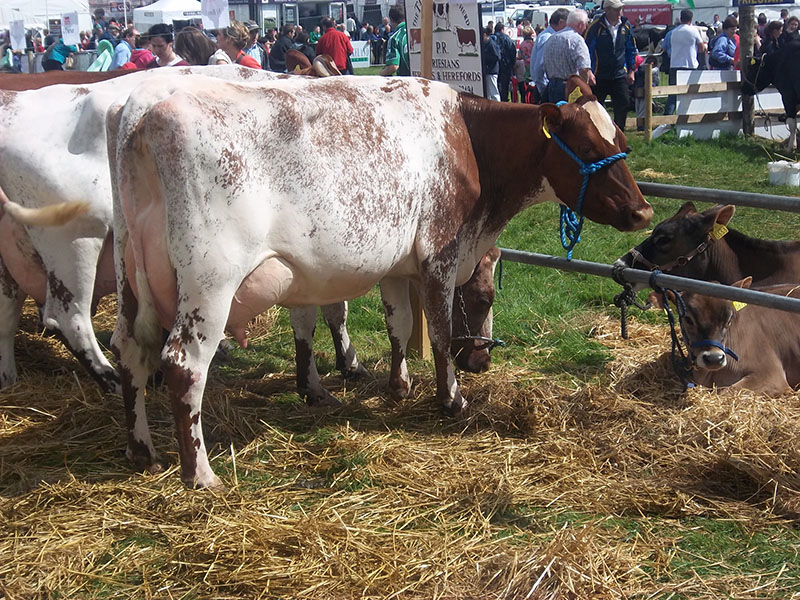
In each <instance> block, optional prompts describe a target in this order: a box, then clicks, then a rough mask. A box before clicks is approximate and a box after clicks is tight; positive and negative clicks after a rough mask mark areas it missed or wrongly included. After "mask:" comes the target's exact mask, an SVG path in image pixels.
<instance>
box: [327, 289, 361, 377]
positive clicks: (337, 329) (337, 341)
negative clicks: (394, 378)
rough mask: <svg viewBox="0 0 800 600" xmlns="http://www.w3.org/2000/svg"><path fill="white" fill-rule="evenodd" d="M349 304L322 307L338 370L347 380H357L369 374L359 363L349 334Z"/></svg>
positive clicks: (341, 303) (340, 303) (339, 303)
mask: <svg viewBox="0 0 800 600" xmlns="http://www.w3.org/2000/svg"><path fill="white" fill-rule="evenodd" d="M347 311H348V308H347V302H337V303H336V304H327V305H325V306H323V307H322V318H323V319H324V320H325V324H326V325H327V326H328V329H330V330H331V338H333V346H334V349H335V350H336V368H337V369H339V372H341V374H342V377H344V378H345V379H357V378H359V377H363V376H365V375H368V374H369V372H368V371H367V370H366V369H365V368H364V366H363V365H362V364H361V363H360V362H358V357H357V356H356V351H355V348H353V344H352V343H351V342H350V335H349V334H348V333H347Z"/></svg>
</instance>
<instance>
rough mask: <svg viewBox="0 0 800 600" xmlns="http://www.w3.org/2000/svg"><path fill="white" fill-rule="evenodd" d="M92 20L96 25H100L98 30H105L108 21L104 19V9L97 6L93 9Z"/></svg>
mask: <svg viewBox="0 0 800 600" xmlns="http://www.w3.org/2000/svg"><path fill="white" fill-rule="evenodd" d="M94 22H95V24H96V25H99V26H100V31H105V30H106V28H107V27H108V22H107V21H106V11H105V10H103V9H102V8H98V9H97V10H96V11H94Z"/></svg>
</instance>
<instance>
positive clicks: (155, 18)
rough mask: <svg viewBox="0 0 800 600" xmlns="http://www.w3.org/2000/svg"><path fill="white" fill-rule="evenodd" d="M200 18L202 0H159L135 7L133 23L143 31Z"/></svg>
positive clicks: (0, 0)
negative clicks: (164, 24)
mask: <svg viewBox="0 0 800 600" xmlns="http://www.w3.org/2000/svg"><path fill="white" fill-rule="evenodd" d="M2 1H3V0H0V2H2ZM199 18H200V0H158V2H155V3H153V4H150V5H148V6H142V7H141V8H134V9H133V25H134V27H136V29H138V30H139V31H141V32H142V33H144V32H145V31H147V30H148V29H149V28H150V27H152V26H153V25H156V24H157V23H166V24H167V25H171V24H172V21H185V20H189V19H199Z"/></svg>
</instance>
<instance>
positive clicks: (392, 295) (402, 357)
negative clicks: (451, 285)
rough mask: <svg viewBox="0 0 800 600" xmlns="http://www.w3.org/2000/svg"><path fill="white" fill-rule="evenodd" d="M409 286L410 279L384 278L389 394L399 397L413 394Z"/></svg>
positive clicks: (382, 297)
mask: <svg viewBox="0 0 800 600" xmlns="http://www.w3.org/2000/svg"><path fill="white" fill-rule="evenodd" d="M408 287H409V286H408V280H407V279H396V278H386V279H383V280H382V281H381V299H382V300H383V310H384V313H385V315H386V329H387V330H388V332H389V342H390V343H391V345H392V367H391V372H390V373H389V393H390V394H391V395H392V396H393V397H394V398H397V399H399V398H407V397H408V395H409V394H410V393H411V378H410V377H409V376H408V365H407V364H406V348H407V347H408V339H409V338H410V337H411V328H412V325H413V321H412V319H413V316H412V314H411V301H410V298H409V296H408V291H409V290H408Z"/></svg>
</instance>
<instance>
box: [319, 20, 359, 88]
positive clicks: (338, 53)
mask: <svg viewBox="0 0 800 600" xmlns="http://www.w3.org/2000/svg"><path fill="white" fill-rule="evenodd" d="M352 53H353V45H352V44H351V43H350V38H349V37H347V34H346V33H345V32H344V31H339V30H338V29H336V23H335V21H334V20H333V19H331V18H330V17H325V18H324V19H322V37H321V38H319V41H318V42H317V56H319V55H320V54H327V55H328V56H330V57H331V58H332V59H333V62H334V64H336V68H337V69H339V72H340V73H342V74H344V73H347V74H350V75H352V74H353V70H352V66H351V64H350V55H351V54H352Z"/></svg>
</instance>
